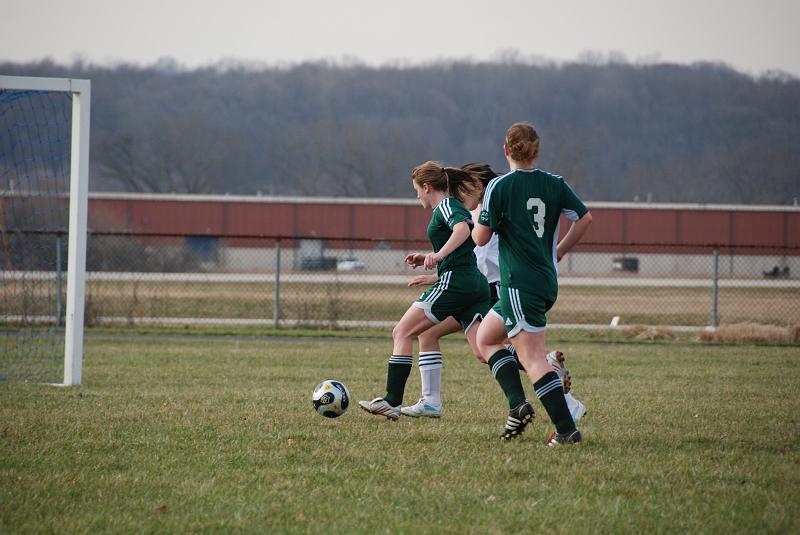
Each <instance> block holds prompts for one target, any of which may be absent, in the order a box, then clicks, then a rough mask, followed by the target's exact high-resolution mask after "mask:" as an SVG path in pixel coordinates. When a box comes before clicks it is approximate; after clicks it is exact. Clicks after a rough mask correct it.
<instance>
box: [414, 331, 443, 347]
mask: <svg viewBox="0 0 800 535" xmlns="http://www.w3.org/2000/svg"><path fill="white" fill-rule="evenodd" d="M417 339H418V340H419V346H420V347H431V346H433V345H435V344H438V343H439V337H438V336H434V335H432V334H430V333H428V331H425V332H423V333H421V334H420V335H419V336H418V337H417Z"/></svg>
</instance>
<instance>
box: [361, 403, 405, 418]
mask: <svg viewBox="0 0 800 535" xmlns="http://www.w3.org/2000/svg"><path fill="white" fill-rule="evenodd" d="M358 406H359V407H361V408H362V409H364V410H365V411H367V412H368V413H370V414H374V415H376V416H383V417H384V418H386V419H388V420H398V419H399V418H400V408H399V407H392V406H391V405H389V403H388V402H387V401H386V400H385V399H383V398H375V399H373V400H372V401H359V402H358Z"/></svg>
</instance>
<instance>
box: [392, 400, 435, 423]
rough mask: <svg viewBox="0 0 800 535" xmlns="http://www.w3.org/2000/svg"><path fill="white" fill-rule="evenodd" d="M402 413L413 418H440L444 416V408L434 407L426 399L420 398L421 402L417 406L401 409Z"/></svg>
mask: <svg viewBox="0 0 800 535" xmlns="http://www.w3.org/2000/svg"><path fill="white" fill-rule="evenodd" d="M400 412H401V413H402V414H404V415H406V416H411V417H412V418H419V417H425V418H440V417H441V416H442V406H441V405H438V406H437V405H433V404H431V403H428V402H427V401H425V398H419V401H417V402H416V403H415V404H413V405H409V406H408V407H401V408H400Z"/></svg>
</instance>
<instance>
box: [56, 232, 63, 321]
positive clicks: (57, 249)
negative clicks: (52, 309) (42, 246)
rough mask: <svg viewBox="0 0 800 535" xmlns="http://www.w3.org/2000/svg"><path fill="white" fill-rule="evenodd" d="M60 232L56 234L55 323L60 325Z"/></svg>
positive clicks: (61, 284)
mask: <svg viewBox="0 0 800 535" xmlns="http://www.w3.org/2000/svg"><path fill="white" fill-rule="evenodd" d="M61 247H62V245H61V234H56V325H57V326H58V327H61V326H62V325H64V323H63V322H62V321H61V318H62V314H61V311H62V306H63V304H62V303H61V291H62V290H63V285H64V281H63V280H62V278H63V273H62V271H61Z"/></svg>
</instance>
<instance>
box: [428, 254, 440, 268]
mask: <svg viewBox="0 0 800 535" xmlns="http://www.w3.org/2000/svg"><path fill="white" fill-rule="evenodd" d="M441 260H442V259H441V258H439V253H428V254H427V255H425V269H436V264H438V263H439V262H441Z"/></svg>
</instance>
